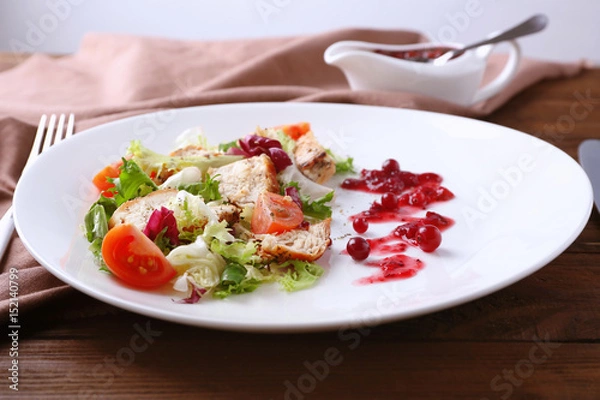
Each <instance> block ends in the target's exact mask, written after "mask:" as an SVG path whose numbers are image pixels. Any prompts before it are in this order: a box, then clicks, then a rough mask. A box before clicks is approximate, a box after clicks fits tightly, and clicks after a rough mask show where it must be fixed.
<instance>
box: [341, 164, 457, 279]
mask: <svg viewBox="0 0 600 400" xmlns="http://www.w3.org/2000/svg"><path fill="white" fill-rule="evenodd" d="M442 180H443V179H442V177H441V176H440V175H438V174H434V173H431V172H428V173H423V174H415V173H413V172H409V171H402V170H401V169H400V165H399V164H398V162H397V161H396V160H393V159H390V160H386V161H385V162H384V163H383V165H382V168H381V169H374V170H367V169H363V170H362V171H361V172H360V176H359V177H358V178H349V179H346V180H344V182H343V183H342V185H341V186H342V188H344V189H347V190H359V191H364V192H368V193H374V194H379V193H383V196H382V197H381V198H380V200H379V201H374V202H373V203H372V204H371V206H370V207H369V209H368V210H365V211H362V212H360V213H358V214H355V215H352V216H350V217H349V219H350V221H352V222H353V226H354V227H357V226H360V229H359V232H360V233H363V232H364V230H363V228H364V229H365V230H366V229H367V228H368V224H369V223H383V222H402V224H401V225H398V226H397V227H396V228H394V229H393V230H392V231H391V232H390V233H389V234H388V235H386V236H383V237H379V238H373V239H366V242H367V243H368V245H369V247H370V254H371V255H385V256H387V257H384V258H381V259H378V260H368V261H366V262H365V264H366V265H368V266H371V267H377V268H378V269H379V271H378V272H377V273H375V274H374V275H372V276H370V277H367V278H362V279H360V280H359V281H358V282H357V283H358V284H371V283H376V282H385V281H389V280H396V279H406V278H410V277H412V276H414V275H416V274H417V272H418V271H419V270H421V269H422V268H423V267H424V266H425V264H424V263H423V261H421V260H419V259H417V258H413V257H410V256H407V255H406V254H402V253H404V252H405V251H406V249H407V248H408V247H409V246H414V247H418V248H420V249H421V250H423V251H425V252H432V251H434V250H435V249H436V248H437V247H438V246H439V245H440V243H441V240H442V237H441V232H443V231H445V230H446V229H448V228H450V227H451V226H452V225H453V224H454V221H453V220H452V219H451V218H449V217H445V216H442V215H440V214H438V213H435V212H432V211H427V212H426V214H425V216H424V217H416V216H415V214H416V213H417V212H420V211H422V210H426V209H427V206H428V205H430V204H432V203H436V202H443V201H448V200H451V199H453V198H454V194H453V193H452V192H451V191H450V190H448V189H447V188H445V187H443V186H442V185H441V183H442ZM357 220H359V221H357ZM356 222H359V223H358V224H356ZM359 239H360V240H359V241H357V240H356V239H355V240H353V241H351V242H349V244H348V246H347V250H346V251H344V253H346V254H349V255H351V256H352V257H353V258H355V259H356V260H359V259H360V260H362V259H364V258H365V257H364V246H365V245H364V242H365V240H364V239H362V238H359ZM357 243H360V244H361V246H360V252H362V254H361V257H360V258H359V257H356V254H358V252H359V246H358V245H357Z"/></svg>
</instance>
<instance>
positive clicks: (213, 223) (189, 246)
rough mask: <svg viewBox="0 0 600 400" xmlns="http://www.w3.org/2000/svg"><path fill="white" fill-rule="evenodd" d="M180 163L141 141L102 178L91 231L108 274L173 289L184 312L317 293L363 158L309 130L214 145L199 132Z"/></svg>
mask: <svg viewBox="0 0 600 400" xmlns="http://www.w3.org/2000/svg"><path fill="white" fill-rule="evenodd" d="M177 143H178V147H177V148H176V149H175V150H174V151H173V152H171V153H170V154H169V155H165V154H159V153H156V152H154V151H152V150H150V149H148V148H146V147H144V145H143V144H142V143H140V142H139V141H132V142H131V144H130V146H129V148H128V150H127V154H125V156H124V157H123V158H122V159H121V160H119V161H117V162H115V163H114V164H112V165H108V166H106V167H105V168H104V169H102V170H101V171H99V172H98V174H97V175H96V176H95V177H94V179H93V183H94V185H95V186H96V187H97V188H98V190H99V191H100V195H99V198H98V200H97V201H96V202H95V203H94V204H92V206H91V207H90V209H89V211H88V213H87V214H86V216H85V219H84V230H85V236H86V238H87V240H88V241H89V242H90V250H91V252H92V253H93V254H94V257H95V260H96V261H97V263H98V265H99V266H100V268H101V269H102V270H104V271H107V272H109V273H112V274H113V275H114V276H115V277H116V278H118V279H120V280H121V281H122V282H123V283H125V284H128V285H131V286H134V287H136V288H139V289H142V290H144V289H145V290H151V289H155V288H159V287H162V286H165V285H171V286H172V287H173V288H174V289H175V290H176V291H179V292H182V299H181V300H180V302H184V303H196V302H198V300H200V299H201V298H203V297H206V296H212V297H215V298H226V297H228V296H230V295H233V294H242V293H248V292H252V291H254V290H255V289H256V288H257V287H259V286H260V285H262V284H265V283H269V282H277V283H278V284H279V285H280V286H281V287H282V288H283V289H284V290H286V291H297V290H301V289H305V288H308V287H310V286H312V285H314V284H315V282H316V281H317V280H318V279H319V277H320V276H322V275H323V272H324V270H323V268H322V267H321V266H320V265H318V264H317V263H316V261H317V260H318V259H319V258H320V257H321V256H322V255H323V254H324V253H325V251H326V250H327V249H328V247H329V245H330V244H331V239H330V223H331V214H332V212H331V203H332V201H333V198H334V192H333V190H332V189H331V188H329V187H327V186H324V185H323V184H324V183H325V182H327V181H328V180H329V179H330V178H331V177H332V176H333V175H334V174H336V173H343V172H349V171H352V169H353V168H352V158H341V157H339V156H336V155H334V154H333V153H332V152H331V151H329V150H328V149H325V148H324V147H323V146H322V145H321V144H320V143H319V142H318V141H317V139H316V137H315V136H314V134H313V132H312V131H311V128H310V125H309V124H308V123H298V124H293V125H284V126H278V127H272V128H266V129H262V128H257V129H256V130H255V132H254V133H252V134H249V135H246V136H244V137H242V138H240V139H238V140H234V141H232V142H228V143H221V144H218V145H216V146H213V145H210V144H209V143H208V141H207V139H206V138H205V137H204V135H203V134H202V131H201V130H199V129H197V128H196V129H190V130H188V131H186V132H184V133H182V135H180V137H179V138H178V139H177Z"/></svg>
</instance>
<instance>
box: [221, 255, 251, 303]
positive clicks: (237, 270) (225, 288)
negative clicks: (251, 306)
mask: <svg viewBox="0 0 600 400" xmlns="http://www.w3.org/2000/svg"><path fill="white" fill-rule="evenodd" d="M247 274H248V270H247V269H246V268H245V267H244V266H242V265H240V264H238V263H229V264H227V267H225V269H224V270H223V273H222V274H221V282H220V283H219V286H217V287H216V289H215V291H214V293H213V297H216V298H219V299H224V298H226V297H229V296H230V295H232V294H242V293H249V292H253V291H254V290H256V288H258V287H259V286H260V284H261V283H262V282H261V281H260V280H258V279H255V278H247Z"/></svg>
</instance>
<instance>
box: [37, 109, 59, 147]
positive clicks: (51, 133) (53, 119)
mask: <svg viewBox="0 0 600 400" xmlns="http://www.w3.org/2000/svg"><path fill="white" fill-rule="evenodd" d="M55 126H56V114H52V115H50V121H49V122H48V129H47V130H46V137H45V138H44V145H43V146H42V149H41V150H40V153H41V152H43V151H46V150H48V148H49V147H50V146H51V145H52V139H53V138H54V128H55Z"/></svg>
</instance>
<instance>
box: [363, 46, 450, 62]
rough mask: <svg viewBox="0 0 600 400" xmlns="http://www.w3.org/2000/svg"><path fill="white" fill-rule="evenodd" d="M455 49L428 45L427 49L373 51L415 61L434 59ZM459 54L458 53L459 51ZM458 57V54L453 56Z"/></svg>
mask: <svg viewBox="0 0 600 400" xmlns="http://www.w3.org/2000/svg"><path fill="white" fill-rule="evenodd" d="M450 50H456V49H453V48H450V47H430V48H427V49H415V50H403V51H394V50H375V53H377V54H382V55H384V56H389V57H394V58H398V59H400V60H406V61H416V62H429V61H431V60H435V59H436V58H438V57H440V56H441V55H442V54H444V53H446V52H448V51H450ZM459 54H460V53H459ZM455 57H458V55H456V56H454V57H453V58H455Z"/></svg>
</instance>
